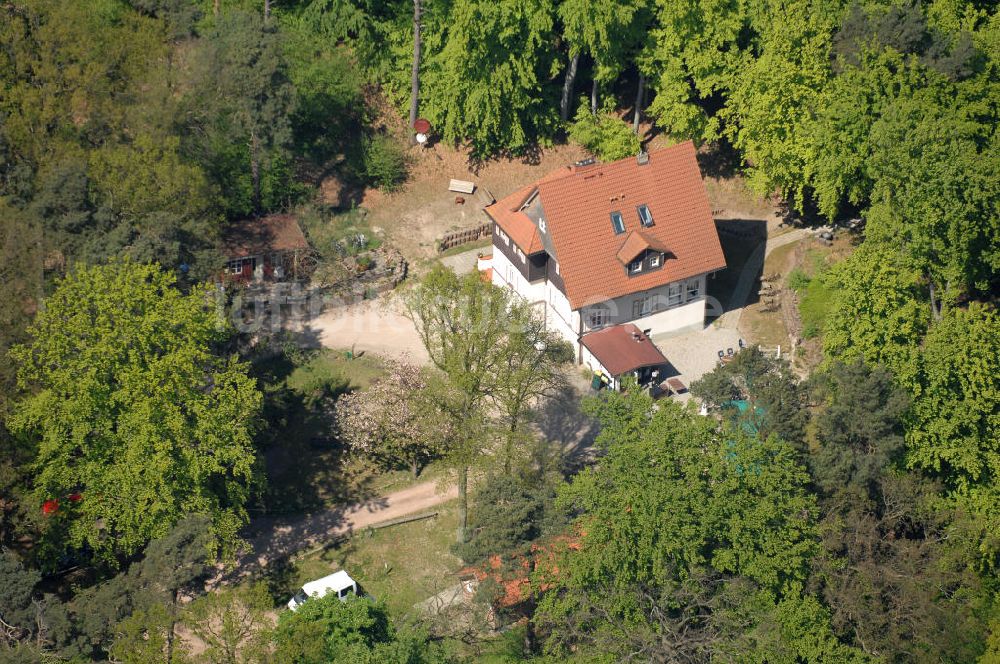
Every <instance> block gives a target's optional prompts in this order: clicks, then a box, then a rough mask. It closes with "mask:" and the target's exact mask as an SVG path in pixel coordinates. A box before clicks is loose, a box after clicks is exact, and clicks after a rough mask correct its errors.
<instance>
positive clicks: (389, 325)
mask: <svg viewBox="0 0 1000 664" xmlns="http://www.w3.org/2000/svg"><path fill="white" fill-rule="evenodd" d="M308 328H309V330H310V332H311V333H313V334H315V335H316V337H317V338H318V340H319V343H320V344H322V345H323V346H324V347H326V348H338V349H339V348H354V352H355V353H356V354H357V353H361V352H366V353H373V354H376V355H383V356H386V357H391V358H394V359H406V360H408V361H410V362H413V363H416V364H427V363H428V362H429V361H430V358H429V357H428V355H427V349H425V348H424V345H423V343H422V342H421V341H420V336H419V335H418V334H417V330H416V328H415V327H414V326H413V321H411V320H410V319H409V318H407V317H406V316H404V315H403V312H402V308H401V306H400V304H399V302H398V301H397V300H395V299H394V298H387V299H379V300H370V301H365V302H361V303H358V304H352V305H348V306H346V307H337V308H336V309H330V310H329V311H326V312H324V313H323V314H321V315H320V316H317V317H316V318H314V319H312V320H311V321H309V324H308Z"/></svg>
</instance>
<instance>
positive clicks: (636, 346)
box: [580, 323, 667, 376]
mask: <svg viewBox="0 0 1000 664" xmlns="http://www.w3.org/2000/svg"><path fill="white" fill-rule="evenodd" d="M580 343H582V344H583V345H584V347H585V348H586V349H587V350H589V351H590V352H591V354H592V355H593V356H594V357H596V358H597V361H598V362H600V363H601V364H602V365H603V366H604V368H605V369H607V370H608V371H609V372H611V375H612V376H620V375H622V374H623V373H626V372H628V371H634V370H636V369H639V368H642V367H651V366H656V365H658V364H666V363H667V358H665V357H664V356H663V353H661V352H660V349H659V348H657V347H656V344H654V343H653V342H652V341H650V339H649V337H647V336H646V335H645V334H643V333H642V331H641V330H640V329H639V328H638V327H636V326H635V325H633V324H632V323H625V324H623V325H615V326H613V327H607V328H604V329H603V330H598V331H597V332H590V333H588V334H585V335H583V336H582V337H581V338H580Z"/></svg>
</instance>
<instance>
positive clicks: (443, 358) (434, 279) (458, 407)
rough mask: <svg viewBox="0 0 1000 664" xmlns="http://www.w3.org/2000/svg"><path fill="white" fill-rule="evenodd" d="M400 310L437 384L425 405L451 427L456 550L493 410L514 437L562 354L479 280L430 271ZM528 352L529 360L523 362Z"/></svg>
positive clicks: (514, 302)
mask: <svg viewBox="0 0 1000 664" xmlns="http://www.w3.org/2000/svg"><path fill="white" fill-rule="evenodd" d="M406 308H407V313H408V316H409V317H410V318H411V319H412V320H413V322H414V325H416V328H417V333H418V334H419V335H420V339H421V341H422V342H423V344H424V347H425V348H426V349H427V353H428V355H429V356H430V360H431V364H433V365H434V367H435V368H436V369H437V370H438V371H439V374H440V376H441V378H442V379H441V380H440V381H437V382H436V384H435V383H434V382H432V383H431V385H429V398H431V399H432V400H434V402H435V403H436V404H437V407H438V408H439V409H440V410H441V411H443V412H444V413H445V414H446V416H447V417H448V418H449V420H450V422H449V431H450V433H451V435H450V439H449V440H447V441H445V446H446V448H447V451H446V457H447V458H448V459H449V460H450V462H451V463H452V464H453V466H454V467H455V469H456V471H457V473H458V499H459V525H458V533H457V538H458V541H459V543H462V542H464V541H465V539H466V525H467V519H468V474H469V469H470V468H471V467H472V466H473V465H475V464H479V463H481V462H483V461H484V460H485V459H486V458H487V457H488V450H489V449H490V447H491V446H492V443H493V441H492V440H491V435H490V431H489V427H488V426H487V425H488V423H489V420H490V418H491V411H490V409H491V407H494V406H495V405H497V404H500V405H502V409H503V411H502V412H504V413H505V417H506V418H507V425H508V426H509V424H510V423H513V424H514V428H513V429H509V428H508V427H505V428H507V430H508V431H514V432H515V433H517V432H519V430H520V426H521V423H522V422H523V420H522V417H523V410H524V408H525V406H526V405H527V404H528V401H527V400H528V398H529V397H532V396H536V395H538V394H541V393H542V392H544V389H545V386H546V385H548V384H550V381H551V380H553V377H554V374H553V371H554V366H555V365H556V363H557V362H558V358H559V357H560V355H561V352H562V351H561V350H560V348H561V347H560V345H559V343H558V342H557V341H556V340H555V339H553V338H552V336H551V335H549V334H546V333H545V332H544V329H543V328H542V327H540V326H539V325H538V324H537V322H535V321H534V319H533V317H534V315H535V314H534V312H533V311H532V310H531V308H530V307H529V306H528V304H527V303H526V302H524V301H522V300H520V299H518V298H516V297H515V296H512V295H511V294H510V292H509V291H507V290H504V289H501V288H497V287H495V286H493V285H491V284H487V283H484V282H483V281H482V279H481V278H480V277H479V275H478V274H469V275H466V276H464V277H458V276H456V275H455V273H454V272H452V271H451V270H450V269H448V268H446V267H444V266H443V265H440V264H439V265H436V266H435V267H434V268H433V269H432V270H431V272H430V273H429V274H428V275H427V276H426V277H424V279H423V281H421V283H420V284H419V285H418V286H417V287H416V288H414V289H413V290H412V291H411V292H410V293H408V294H407V297H406ZM542 344H544V348H543V349H542V350H541V351H539V350H538V347H539V346H540V345H542ZM529 348H530V349H531V352H532V353H533V354H531V355H528V356H527V357H523V356H522V355H523V353H524V352H526V349H529ZM545 353H551V356H549V357H546V358H543V359H544V360H545V361H541V362H535V361H531V362H529V361H528V360H529V359H531V358H534V357H537V356H538V355H539V354H545ZM508 372H509V373H508ZM503 404H505V405H503Z"/></svg>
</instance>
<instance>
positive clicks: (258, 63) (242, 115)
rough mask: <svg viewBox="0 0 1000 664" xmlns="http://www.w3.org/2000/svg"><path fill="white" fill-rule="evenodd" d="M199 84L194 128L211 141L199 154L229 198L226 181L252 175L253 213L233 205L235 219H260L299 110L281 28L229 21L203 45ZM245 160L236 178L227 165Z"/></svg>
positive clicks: (253, 18) (241, 18)
mask: <svg viewBox="0 0 1000 664" xmlns="http://www.w3.org/2000/svg"><path fill="white" fill-rule="evenodd" d="M194 79H195V87H194V92H193V95H194V98H193V99H192V100H191V102H190V105H191V108H192V109H193V112H192V116H193V117H191V120H190V121H191V123H192V124H193V125H194V128H195V129H197V130H199V131H201V132H207V133H209V138H210V140H209V141H208V145H204V143H202V144H201V145H199V146H198V147H196V148H195V149H196V150H198V151H199V152H201V154H200V157H201V159H203V160H204V161H205V162H206V163H208V164H209V170H210V171H211V172H213V173H214V175H215V177H216V178H217V180H218V181H219V184H220V186H223V185H224V186H225V190H227V191H228V190H229V189H230V188H231V187H232V185H233V183H232V182H229V181H228V177H230V176H232V175H236V176H237V177H239V176H240V175H242V176H246V175H249V194H250V196H249V199H250V200H249V201H248V202H249V205H248V206H247V205H246V203H247V202H246V201H243V202H240V201H239V200H238V199H236V200H231V201H230V213H231V214H247V213H250V212H254V213H259V212H261V211H262V210H263V205H264V200H263V194H262V191H263V183H264V180H265V178H266V177H267V176H268V174H269V173H270V175H272V176H273V175H275V174H277V173H278V171H279V167H280V165H281V162H282V160H283V159H284V158H286V156H287V153H286V148H287V146H288V144H289V141H290V140H291V137H292V132H291V121H290V117H291V114H292V112H293V110H294V103H295V90H294V88H293V86H292V84H291V82H290V81H289V78H288V66H287V63H286V61H285V59H284V55H283V52H282V46H281V36H280V34H279V32H278V31H277V28H276V27H275V24H274V23H273V22H268V23H266V22H265V21H264V20H263V19H262V18H261V16H260V14H259V13H257V12H244V11H238V10H237V11H232V12H227V13H223V14H222V15H221V16H220V17H219V19H218V21H217V22H216V23H215V26H214V27H213V29H212V30H211V31H210V32H209V33H208V34H207V35H206V36H205V39H204V40H203V41H202V42H201V44H200V49H199V52H198V56H197V61H196V68H195V74H194ZM237 146H238V149H237V151H236V152H233V150H234V147H237ZM244 155H245V157H246V161H244V162H243V165H242V170H236V171H235V172H234V171H233V170H231V169H234V167H235V166H236V164H233V163H227V162H229V161H230V160H235V161H236V162H237V163H238V161H239V159H240V158H241V156H244ZM268 169H270V171H268ZM244 181H245V180H244ZM230 196H231V197H232V195H230ZM279 200H280V192H279ZM269 203H270V205H271V206H275V205H277V203H278V201H276V200H273V199H272V200H271V201H269Z"/></svg>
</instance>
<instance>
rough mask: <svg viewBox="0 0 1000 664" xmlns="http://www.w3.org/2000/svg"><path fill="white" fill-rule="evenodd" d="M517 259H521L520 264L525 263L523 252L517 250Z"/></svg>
mask: <svg viewBox="0 0 1000 664" xmlns="http://www.w3.org/2000/svg"><path fill="white" fill-rule="evenodd" d="M517 257H518V258H520V259H521V262H522V263H524V262H526V261H527V259H526V258H525V256H524V252H523V251H521V250H520V249H518V250H517Z"/></svg>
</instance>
